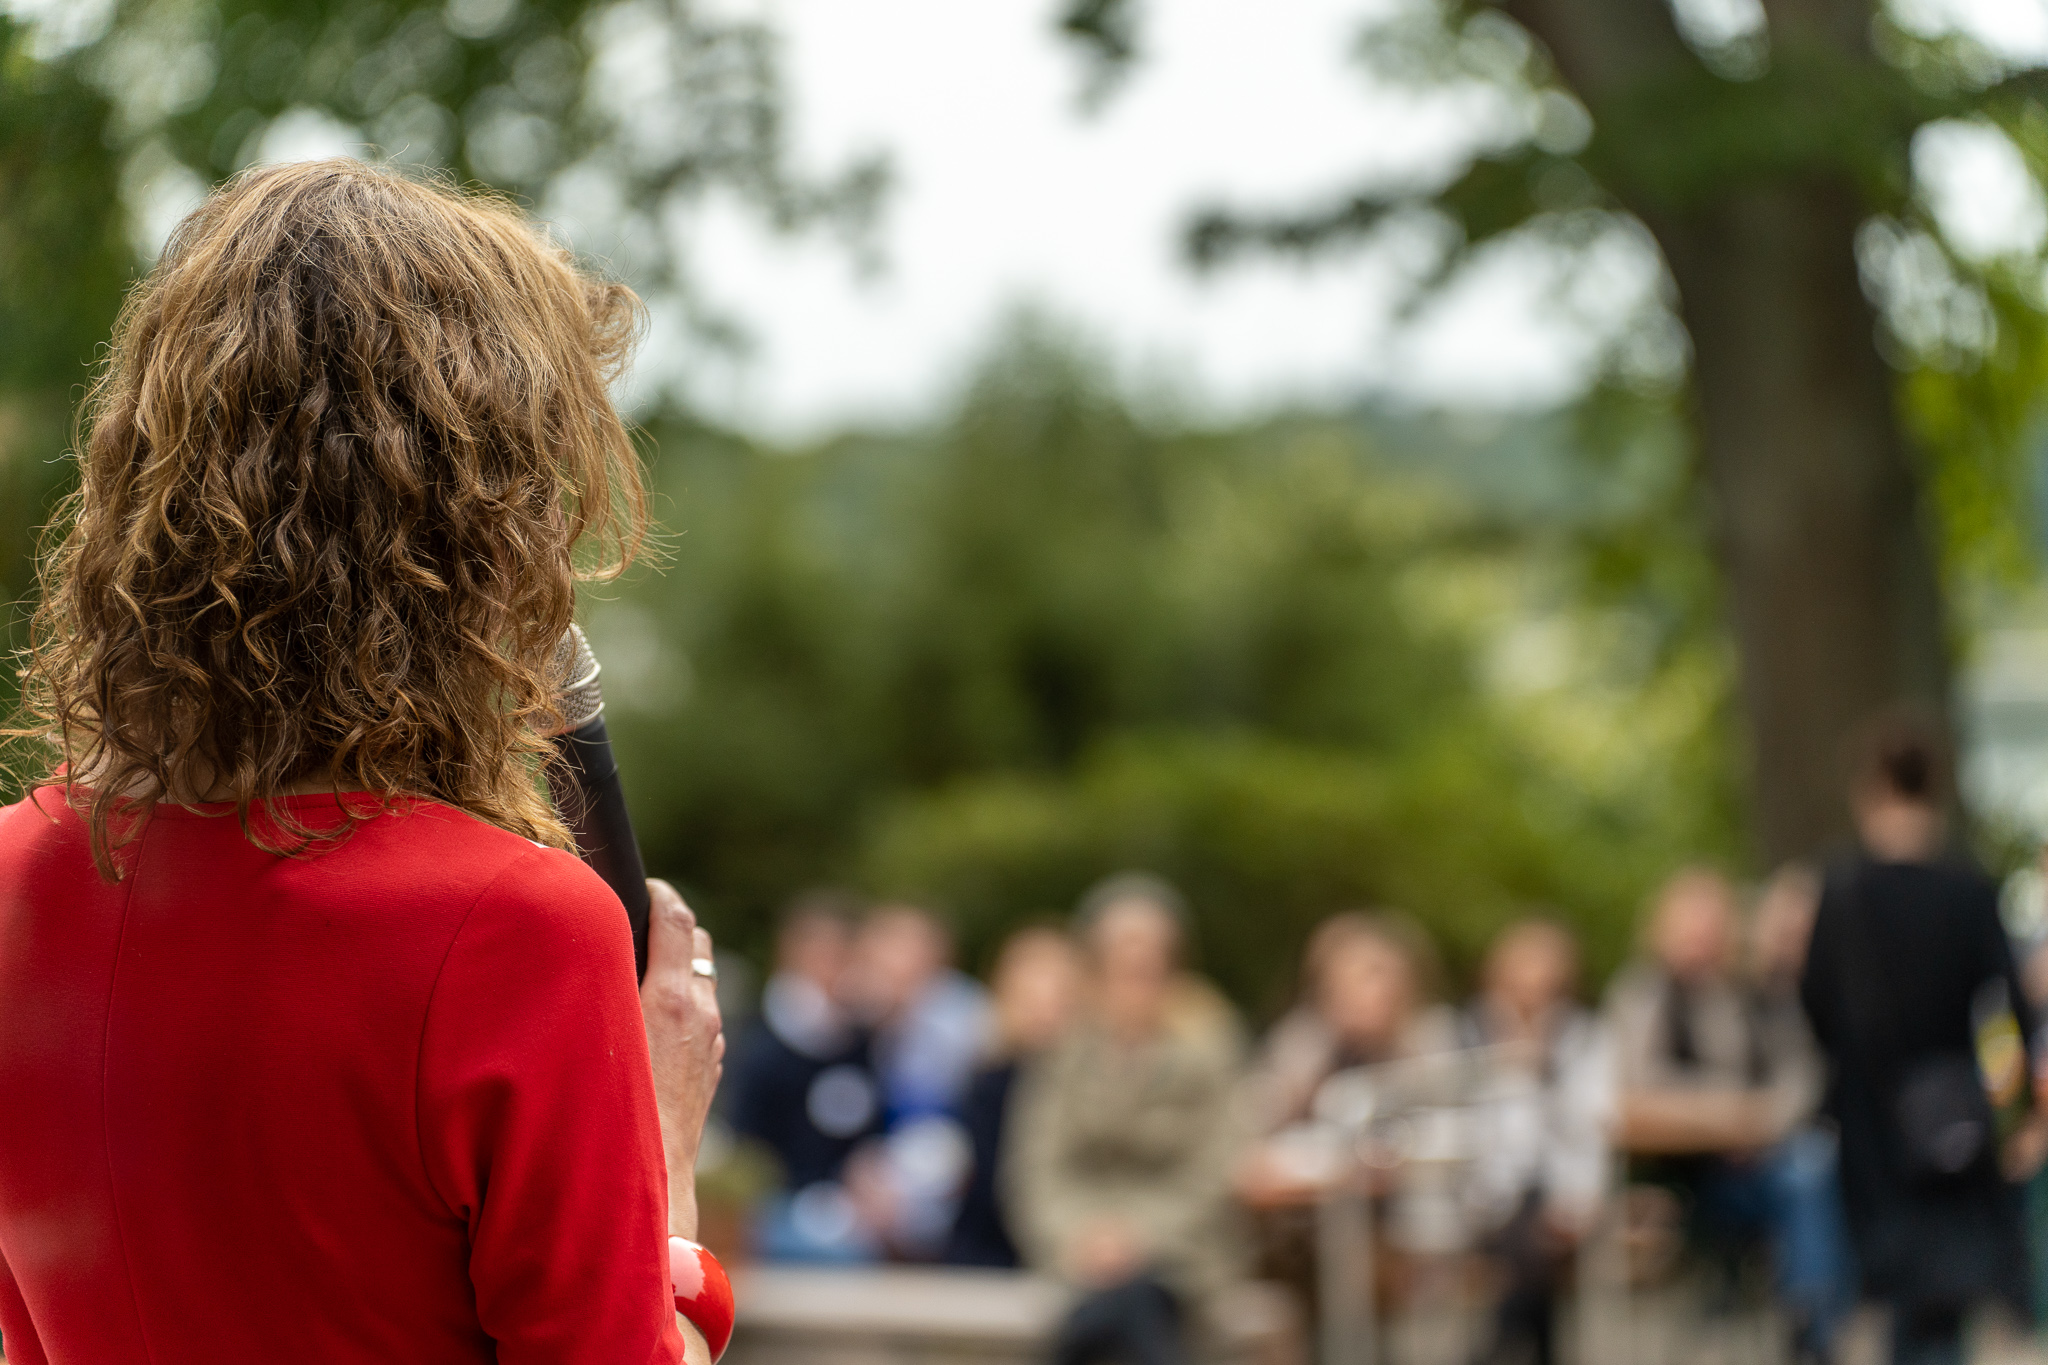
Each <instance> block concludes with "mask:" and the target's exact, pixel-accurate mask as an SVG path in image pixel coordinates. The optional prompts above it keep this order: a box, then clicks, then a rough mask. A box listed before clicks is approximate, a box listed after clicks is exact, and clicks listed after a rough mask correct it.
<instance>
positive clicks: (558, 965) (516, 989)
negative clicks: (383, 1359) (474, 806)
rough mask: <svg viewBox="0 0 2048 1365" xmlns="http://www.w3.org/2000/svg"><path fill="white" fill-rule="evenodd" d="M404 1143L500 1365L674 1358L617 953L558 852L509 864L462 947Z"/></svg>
mask: <svg viewBox="0 0 2048 1365" xmlns="http://www.w3.org/2000/svg"><path fill="white" fill-rule="evenodd" d="M419 1128H420V1147H421V1152H422V1155H423V1157H424V1159H425V1162H426V1168H427V1173H428V1175H429V1177H430V1178H431V1179H432V1180H433V1182H434V1185H435V1188H436V1189H437V1190H438V1191H439V1192H440V1195H441V1198H442V1199H443V1200H445V1201H446V1202H447V1204H448V1207H449V1209H450V1210H451V1211H452V1212H453V1213H454V1215H455V1216H456V1217H458V1218H461V1219H463V1220H465V1221H466V1222H467V1224H468V1226H469V1243H470V1257H469V1272H470V1279H471V1282H472V1283H473V1284H474V1286H475V1289H476V1307H477V1315H478V1317H479V1319H480V1320H481V1322H482V1324H483V1328H484V1330H485V1331H486V1332H487V1333H489V1334H490V1336H491V1337H492V1338H493V1339H494V1340H495V1341H496V1342H497V1343H498V1357H497V1358H498V1359H499V1360H500V1361H501V1362H504V1365H529V1363H532V1365H540V1363H541V1362H546V1365H567V1363H568V1362H589V1363H590V1365H621V1363H622V1362H638V1361H658V1362H664V1365H666V1363H668V1362H675V1361H680V1360H681V1359H682V1358H683V1339H682V1334H681V1332H680V1331H679V1330H678V1329H677V1327H676V1319H675V1313H674V1308H673V1300H672V1296H671V1293H670V1290H669V1285H668V1177H667V1173H666V1170H665V1167H664V1165H663V1160H662V1147H661V1127H660V1121H659V1119H658V1118H657V1116H656V1111H655V1105H654V1081H653V1073H652V1070H651V1069H650V1066H649V1063H648V1059H647V1035H646V1033H645V1032H644V1028H643V1025H642V1023H641V1018H640V1006H639V995H638V992H637V991H636V990H635V988H634V979H633V946H632V939H631V936H630V935H629V934H628V933H627V931H626V920H625V911H624V910H623V909H622V908H621V907H620V905H619V901H618V898H617V897H616V896H614V895H613V894H612V893H611V891H610V890H609V889H608V888H606V886H605V885H604V883H603V882H601V881H599V880H598V878H597V876H596V874H594V873H592V872H591V871H590V870H589V869H588V868H586V867H584V866H583V864H581V863H580V862H578V861H576V859H574V858H572V857H570V856H569V855H567V854H564V853H558V852H553V851H547V850H540V849H536V850H535V851H534V852H532V853H529V854H527V855H525V856H523V857H521V858H519V859H518V860H516V861H515V862H514V863H512V865H511V866H510V867H508V868H507V869H506V870H505V871H504V872H503V873H502V874H500V875H499V877H498V879H497V880H496V881H495V882H494V883H493V884H492V885H491V887H490V888H489V889H487V890H486V891H485V892H484V894H483V895H482V896H481V897H479V898H478V900H477V903H476V905H475V906H474V907H472V908H471V910H470V912H469V917H468V918H467V919H466V920H465V921H464V923H463V925H462V928H461V929H460V930H459V931H458V932H457V934H456V938H455V943H454V946H453V947H451V948H450V949H449V953H448V960H447V962H446V963H445V964H443V966H442V968H441V974H440V979H439V981H438V982H437V984H436V985H435V987H434V996H433V1001H432V1003H431V1004H430V1005H429V1007H428V1012H427V1023H426V1030H425V1033H424V1036H423V1037H422V1039H421V1043H420V1072H419Z"/></svg>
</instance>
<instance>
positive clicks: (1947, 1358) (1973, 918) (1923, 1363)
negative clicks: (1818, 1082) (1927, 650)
mask: <svg viewBox="0 0 2048 1365" xmlns="http://www.w3.org/2000/svg"><path fill="white" fill-rule="evenodd" d="M1949 783H1950V775H1949V767H1948V755H1947V749H1946V746H1945V745H1944V743H1943V742H1942V740H1941V738H1940V735H1939V733H1938V731H1936V730H1935V729H1934V728H1933V727H1931V726H1927V725H1922V724H1920V723H1918V722H1916V721H1913V720H1911V719H1909V718H1904V717H1889V718H1886V719H1884V720H1883V721H1881V722H1880V723H1879V724H1878V725H1877V726H1876V727H1875V728H1874V729H1873V731H1872V733H1871V734H1870V736H1869V738H1868V740H1867V742H1866V745H1865V752H1864V754H1863V755H1862V761H1861V763H1860V765H1859V771H1858V774H1857V776H1856V779H1855V781H1854V783H1853V785H1852V788H1851V794H1850V795H1851V805H1852V808H1853V811H1854V814H1855V821H1856V831H1857V836H1858V841H1859V844H1860V848H1859V849H1858V850H1857V851H1856V852H1855V853H1854V854H1852V855H1851V856H1849V857H1847V858H1845V859H1843V860H1841V861H1840V862H1838V863H1836V864H1834V865H1833V866H1831V867H1830V868H1829V869H1828V875H1827V878H1826V882H1825V885H1824V889H1823V891H1822V894H1821V902H1820V911H1819V915H1818V918H1817V920H1816V922H1815V925H1814V932H1813V945H1812V949H1811V951H1810V952H1809V954H1808V957H1807V962H1806V969H1805V973H1804V977H1803V979H1802V983H1801V997H1802V999H1803V1000H1804V1002H1805V1005H1806V1010H1807V1014H1808V1015H1809V1017H1810V1018H1811V1019H1812V1021H1813V1028H1814V1032H1815V1034H1816V1035H1817V1037H1818V1038H1819V1040H1820V1045H1821V1047H1822V1048H1823V1049H1824V1051H1825V1053H1826V1056H1827V1060H1828V1063H1829V1078H1828V1079H1829V1085H1828V1112H1829V1114H1830V1115H1831V1116H1832V1117H1833V1118H1834V1119H1835V1121H1836V1123H1837V1124H1838V1125H1839V1126H1840V1131H1841V1167H1842V1193H1843V1196H1844V1199H1845V1202H1846V1205H1847V1211H1848V1219H1849V1227H1850V1230H1851V1233H1852V1235H1853V1238H1854V1244H1855V1250H1856V1257H1857V1261H1858V1264H1859V1267H1860V1269H1861V1271H1862V1275H1863V1285H1864V1289H1865V1291H1866V1292H1867V1293H1868V1294H1869V1295H1870V1296H1871V1297H1873V1298H1875V1299H1877V1300H1879V1301H1881V1302H1883V1303H1885V1304H1887V1305H1889V1306H1890V1308H1891V1316H1892V1346H1891V1353H1892V1360H1893V1362H1894V1365H1948V1363H1949V1362H1960V1361H1961V1360H1962V1359H1963V1320H1964V1316H1965V1314H1966V1312H1967V1311H1968V1310H1969V1309H1970V1308H1971V1307H1972V1306H1973V1305H1975V1304H1977V1303H1980V1302H1985V1301H1995V1300H2003V1301H2004V1302H2006V1303H2008V1304H2010V1305H2011V1306H2012V1307H2013V1308H2014V1309H2015V1310H2016V1311H2018V1312H2020V1313H2022V1314H2024V1313H2025V1312H2026V1311H2027V1284H2026V1278H2027V1276H2026V1264H2027V1262H2026V1245H2025V1240H2024V1234H2023V1229H2022V1222H2021V1215H2022V1208H2021V1198H2020V1191H2019V1187H2018V1185H2017V1184H2015V1183H2014V1181H2015V1180H2016V1179H2018V1178H2021V1177H2022V1176H2023V1175H2024V1174H2026V1173H2027V1172H2026V1171H2025V1169H2024V1168H2025V1167H2027V1166H2029V1165H2032V1164H2037V1163H2038V1161H2039V1156H2040V1151H2039V1149H2040V1145H2041V1141H2042V1138H2043V1134H2044V1128H2043V1124H2042V1119H2041V1115H2042V1114H2043V1112H2044V1111H2043V1108H2042V1106H2041V1104H2040V1103H2039V1099H2038V1098H2037V1099H2036V1102H2035V1103H2034V1105H2033V1109H2032V1115H2031V1116H2030V1117H2027V1118H2024V1119H2020V1118H2017V1117H2016V1116H2015V1118H2014V1122H2015V1123H2016V1124H2017V1130H2016V1131H2012V1132H2011V1133H2010V1135H2009V1136H2008V1137H2007V1139H2006V1141H2005V1143H2004V1144H2003V1150H2001V1142H2000V1127H2001V1123H2000V1117H2001V1116H2000V1114H1999V1112H1998V1110H1999V1109H2000V1108H2002V1107H2005V1106H2007V1105H2010V1106H2011V1107H2012V1108H2013V1109H2014V1110H2017V1109H2018V1108H2020V1107H2021V1106H2023V1105H2024V1104H2025V1102H2026V1100H2027V1098H2028V1093H2027V1092H2028V1084H2027V1082H2028V1076H2029V1071H2030V1068H2029V1067H2028V1057H2027V1049H2029V1048H2030V1047H2033V1046H2034V1045H2035V1034H2034V1023H2035V1016H2034V1009H2033V1005H2032V1003H2031V1002H2030V1000H2029V999H2028V996H2027V992H2026V990H2025V989H2024V985H2023V983H2022V982H2021V980H2020V977H2019V972H2018V968H2017V965H2016V964H2015V962H2014V960H2013V953H2012V949H2011V945H2010V943H2009V941H2008V940H2007V938H2006V935H2005V931H2004V929H2003V927H2002V926H2001V924H2000V922H1999V918H1998V896H1997V887H1996V886H1995V884H1994V883H1993V882H1992V881H1991V879H1990V878H1988V877H1986V876H1984V875H1983V874H1982V873H1981V872H1979V871H1977V870H1976V869H1975V868H1974V867H1971V866H1969V865H1968V864H1966V863H1965V862H1963V861H1962V860H1961V859H1960V858H1958V857H1954V856H1951V854H1950V849H1949V842H1948V822H1947V817H1946V814H1945V812H1946V810H1947V808H1948V804H1949V801H1950V795H1951V789H1950V785H1949ZM2035 1089H2036V1090H2037V1091H2039V1090H2040V1089H2041V1087H2040V1085H2039V1082H2038V1081H2037V1082H2036V1085H2035ZM1987 1091H1989V1092H1992V1093H1987Z"/></svg>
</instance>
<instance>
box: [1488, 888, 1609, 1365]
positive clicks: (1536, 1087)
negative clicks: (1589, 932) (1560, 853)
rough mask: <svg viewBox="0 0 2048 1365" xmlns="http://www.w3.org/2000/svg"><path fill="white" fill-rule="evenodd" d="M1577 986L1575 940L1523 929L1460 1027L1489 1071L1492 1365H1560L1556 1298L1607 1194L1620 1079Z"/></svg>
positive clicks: (1499, 948) (1547, 930)
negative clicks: (1495, 1288)
mask: <svg viewBox="0 0 2048 1365" xmlns="http://www.w3.org/2000/svg"><path fill="white" fill-rule="evenodd" d="M1578 979H1579V947H1578V942H1577V940H1576V939H1574V938H1573V937H1572V934H1571V932H1570V931H1569V930H1567V929H1566V928H1564V927H1563V926H1562V925H1561V924H1558V923H1557V922H1555V921H1554V920H1549V919H1525V920H1521V921H1519V922H1517V923H1515V924H1511V925H1509V926H1508V927H1507V928H1506V929H1504V930H1502V931H1501V933H1500V934H1499V935H1498V936H1497V937H1496V938H1495V939H1494V941H1493V945H1492V947H1491V948H1490V949H1489V950H1488V952H1487V955H1486V963H1485V967H1484V970H1483V972H1482V974H1481V986H1480V992H1479V995H1478V998H1477V999H1475V1000H1474V1001H1473V1002H1472V1003H1471V1005H1470V1006H1469V1007H1468V1008H1467V1009H1466V1010H1465V1011H1464V1013H1463V1014H1462V1016H1461V1017H1460V1020H1459V1034H1460V1041H1461V1042H1463V1043H1464V1044H1465V1045H1466V1046H1468V1047H1473V1048H1483V1049H1485V1050H1486V1051H1485V1052H1484V1054H1482V1055H1484V1056H1485V1057H1486V1060H1487V1066H1486V1074H1485V1079H1484V1080H1483V1081H1482V1082H1481V1084H1482V1088H1483V1100H1484V1102H1483V1103H1482V1104H1481V1105H1480V1106H1479V1110H1480V1112H1481V1113H1482V1114H1483V1115H1485V1120H1484V1121H1485V1124H1486V1128H1485V1131H1484V1135H1483V1141H1482V1142H1481V1144H1480V1154H1479V1157H1478V1161H1477V1163H1476V1166H1475V1168H1474V1171H1473V1184H1474V1196H1475V1203H1476V1205H1477V1211H1478V1213H1479V1214H1480V1216H1481V1219H1482V1221H1483V1224H1484V1225H1486V1226H1489V1227H1490V1228H1491V1229H1492V1233H1491V1236H1490V1237H1489V1239H1488V1243H1487V1247H1488V1250H1489V1252H1490V1253H1491V1256H1492V1259H1493V1261H1494V1263H1495V1265H1496V1267H1497V1268H1498V1270H1499V1272H1500V1274H1501V1280H1502V1283H1501V1288H1500V1300H1499V1303H1498V1306H1497V1309H1496V1312H1495V1316H1494V1331H1493V1338H1492V1341H1491V1342H1490V1343H1489V1345H1488V1347H1487V1349H1486V1350H1485V1352H1484V1353H1483V1354H1482V1355H1481V1357H1480V1359H1481V1360H1483V1361H1486V1362H1489V1363H1493V1362H1498V1363H1499V1365H1508V1362H1516V1363H1517V1365H1519V1363H1520V1362H1529V1363H1530V1365H1550V1362H1551V1361H1552V1360H1553V1359H1554V1358H1555V1355H1554V1351H1555V1339H1556V1319H1557V1309H1556V1305H1557V1295H1558V1290H1559V1287H1560V1285H1561V1283H1562V1280H1563V1277H1564V1274H1565V1270H1566V1267H1567V1265H1568V1264H1569V1262H1570V1259H1571V1254H1572V1251H1573V1249H1574V1248H1575V1247H1576V1246H1577V1245H1578V1242H1579V1240H1580V1239H1581V1238H1582V1237H1583V1236H1584V1235H1585V1233H1586V1231H1587V1229H1589V1228H1590V1227H1591V1226H1592V1223H1593V1220H1594V1218H1595V1217H1596V1216H1597V1214H1598V1212H1599V1205H1600V1199H1601V1196H1602V1195H1603V1193H1604V1192H1605V1189H1606V1182H1607V1159H1608V1152H1607V1128H1608V1125H1609V1123H1610V1122H1611V1120H1612V1117H1613V1108H1614V1095H1613V1083H1612V1082H1613V1069H1612V1064H1611V1058H1610V1056H1609V1053H1608V1047H1607V1039H1606V1034H1605V1031H1604V1029H1603V1028H1602V1027H1601V1024H1600V1022H1599V1020H1598V1019H1596V1018H1595V1017H1594V1016H1593V1015H1592V1014H1591V1012H1589V1011H1588V1010H1586V1009H1585V1008H1583V1007H1582V1006H1581V1005H1580V1004H1579V1003H1578V1001H1577V1000H1576V999H1575V998H1574V995H1573V993H1574V991H1576V989H1577V987H1578Z"/></svg>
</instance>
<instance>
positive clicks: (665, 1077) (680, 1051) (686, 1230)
mask: <svg viewBox="0 0 2048 1365" xmlns="http://www.w3.org/2000/svg"><path fill="white" fill-rule="evenodd" d="M647 894H648V899H649V900H650V901H651V902H652V906H651V912H650V915H649V924H648V929H647V979H646V980H645V981H644V982H642V983H641V985H640V1014H641V1017H642V1018H643V1019H645V1020H646V1022H647V1051H648V1054H649V1055H650V1057H651V1058H652V1059H653V1062H654V1097H655V1101H656V1103H657V1105H658V1106H659V1107H660V1110H661V1143H662V1150H663V1152H664V1154H665V1155H666V1156H667V1159H668V1230H669V1231H670V1232H672V1233H675V1234H676V1235H678V1236H682V1237H688V1238H690V1239H691V1240H692V1241H694V1240H696V1237H697V1144H698V1143H699V1142H700V1141H701V1140H702V1139H703V1136H704V1120H705V1119H706V1118H707V1117H708V1116H709V1115H710V1113H711V1097H712V1095H713V1094H714V1093H716V1092H717V1090H718V1078H719V1075H720V1074H721V1073H722V1072H723V1070H724V1066H725V1034H724V1032H723V1025H722V1023H721V1021H720V1019H719V1016H718V989H717V988H718V982H717V978H715V977H712V976H706V975H701V974H699V973H698V972H697V971H696V969H695V968H694V967H693V966H692V964H693V963H695V962H700V961H705V962H708V961H709V960H710V959H711V935H709V934H707V933H705V932H704V931H703V930H702V929H699V928H698V927H697V917H696V916H695V915H693V914H691V913H690V907H689V906H687V905H685V904H683V898H682V897H681V896H679V895H677V894H676V889H675V888H674V887H672V886H670V885H669V884H668V883H667V882H662V881H649V882H648V883H647Z"/></svg>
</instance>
